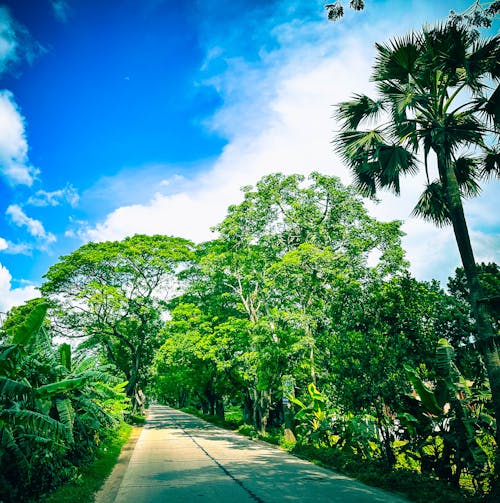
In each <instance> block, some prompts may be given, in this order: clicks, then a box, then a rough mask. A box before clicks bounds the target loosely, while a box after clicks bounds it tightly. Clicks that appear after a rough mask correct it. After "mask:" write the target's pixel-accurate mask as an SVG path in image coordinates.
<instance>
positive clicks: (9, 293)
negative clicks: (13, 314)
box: [0, 263, 40, 313]
mask: <svg viewBox="0 0 500 503" xmlns="http://www.w3.org/2000/svg"><path fill="white" fill-rule="evenodd" d="M39 295H40V292H39V291H38V290H37V288H36V287H35V286H34V285H27V286H23V287H20V288H12V275H11V274H10V272H9V270H8V269H7V268H6V267H4V266H3V265H2V264H1V263H0V313H6V312H7V311H8V310H9V309H11V308H12V307H14V306H19V305H21V304H23V303H24V302H26V301H27V300H29V299H33V298H35V297H38V296H39Z"/></svg>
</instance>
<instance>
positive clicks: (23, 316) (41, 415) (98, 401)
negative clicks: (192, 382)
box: [0, 300, 127, 503]
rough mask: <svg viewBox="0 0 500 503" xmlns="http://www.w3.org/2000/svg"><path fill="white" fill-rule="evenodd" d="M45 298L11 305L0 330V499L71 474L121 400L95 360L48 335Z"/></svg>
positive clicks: (110, 375)
mask: <svg viewBox="0 0 500 503" xmlns="http://www.w3.org/2000/svg"><path fill="white" fill-rule="evenodd" d="M47 307H48V306H47V304H46V303H45V302H43V301H42V300H35V301H32V302H30V303H29V304H28V305H26V306H23V307H21V308H16V309H13V310H12V311H11V313H10V315H9V317H8V318H7V320H6V322H5V324H4V326H3V328H2V333H1V337H0V500H2V501H4V502H6V503H7V502H17V501H25V500H30V499H31V498H33V497H36V496H37V495H39V494H41V493H43V492H47V491H49V490H51V489H53V488H55V487H57V486H58V485H59V484H61V483H62V482H65V481H67V480H70V479H71V478H74V477H75V476H76V475H77V473H78V467H79V466H81V465H82V464H84V463H85V462H87V461H89V460H91V459H92V457H93V454H94V452H95V450H96V447H97V446H98V445H99V443H100V442H101V441H102V439H103V438H104V437H105V436H106V435H107V434H108V432H110V431H112V429H113V427H115V426H116V425H117V424H118V422H119V421H120V420H122V419H123V413H124V411H125V409H126V407H127V401H126V396H125V393H124V392H123V390H124V387H125V384H126V383H125V382H122V379H120V378H118V377H116V376H115V375H114V370H113V369H112V368H111V367H110V366H109V365H108V364H103V363H102V362H100V361H99V359H97V358H95V357H91V356H89V355H86V354H83V353H77V354H73V353H72V350H71V347H70V346H69V345H68V344H67V343H62V344H60V345H59V346H57V345H55V344H54V343H53V341H52V336H51V331H50V327H48V326H47V325H46V324H45V323H44V320H45V315H46V311H47Z"/></svg>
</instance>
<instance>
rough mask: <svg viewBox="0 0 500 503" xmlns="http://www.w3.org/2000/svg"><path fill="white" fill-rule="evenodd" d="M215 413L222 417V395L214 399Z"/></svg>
mask: <svg viewBox="0 0 500 503" xmlns="http://www.w3.org/2000/svg"><path fill="white" fill-rule="evenodd" d="M215 414H216V416H217V417H219V418H220V419H224V400H223V399H222V397H219V398H217V399H216V400H215Z"/></svg>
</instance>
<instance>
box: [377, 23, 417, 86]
mask: <svg viewBox="0 0 500 503" xmlns="http://www.w3.org/2000/svg"><path fill="white" fill-rule="evenodd" d="M421 43H422V41H421V36H420V35H419V34H418V33H414V32H413V33H410V34H408V35H405V36H403V37H400V38H395V39H393V40H391V41H390V42H389V43H388V44H375V47H376V49H377V56H376V59H375V65H374V67H373V74H372V80H373V81H375V82H379V81H383V80H396V81H399V82H408V81H409V79H410V76H411V75H415V73H416V71H417V63H418V60H419V57H420V45H421Z"/></svg>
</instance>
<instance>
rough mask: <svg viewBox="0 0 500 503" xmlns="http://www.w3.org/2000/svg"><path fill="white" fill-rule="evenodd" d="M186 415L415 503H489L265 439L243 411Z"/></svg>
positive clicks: (434, 482)
mask: <svg viewBox="0 0 500 503" xmlns="http://www.w3.org/2000/svg"><path fill="white" fill-rule="evenodd" d="M181 410H182V411H183V412H187V413H188V414H192V415H193V416H197V417H200V418H201V419H204V420H205V421H208V422H209V423H212V424H214V425H216V426H219V427H220V428H224V429H227V430H232V431H236V432H238V433H239V434H240V435H244V436H246V437H250V438H254V439H259V440H263V441H264V442H267V443H269V444H273V445H279V446H280V447H281V448H282V449H284V450H286V451H288V452H290V453H291V454H293V455H295V456H297V457H299V458H301V459H304V460H307V461H311V462H312V463H315V464H317V465H320V466H323V467H325V468H328V469H330V470H334V471H336V472H337V473H342V474H344V475H347V476H348V477H352V478H354V479H357V480H359V481H360V482H363V483H364V484H367V485H369V486H372V487H378V488H381V489H385V490H387V491H390V492H392V493H396V494H400V495H401V496H404V497H406V498H407V499H408V500H410V501H414V502H416V503H428V502H429V501H432V503H459V502H466V501H471V502H472V501H476V502H477V501H487V500H481V499H478V496H477V495H476V496H475V497H472V496H470V495H469V494H467V492H466V491H458V490H456V489H454V488H452V487H450V486H449V484H447V483H446V482H443V481H441V480H438V479H437V478H434V477H432V476H429V475H425V474H421V473H418V472H415V471H412V470H409V469H397V470H388V469H387V468H386V466H385V465H384V463H383V462H380V461H377V460H366V459H360V458H358V457H356V456H354V455H348V454H345V453H343V452H341V451H339V450H338V449H334V448H330V447H328V448H327V447H313V446H311V445H304V444H301V443H300V442H297V443H291V442H286V441H285V439H284V437H283V432H282V431H281V430H280V429H275V430H270V431H268V432H266V434H265V435H262V434H261V433H260V432H258V431H257V430H256V429H255V428H254V427H253V426H251V425H249V424H245V423H243V418H242V417H241V411H240V410H236V408H235V410H232V408H231V409H229V410H228V411H227V412H226V419H224V420H223V419H221V418H219V417H216V416H211V415H209V414H203V413H201V412H200V411H199V410H198V409H196V408H194V407H185V408H183V409H181Z"/></svg>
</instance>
